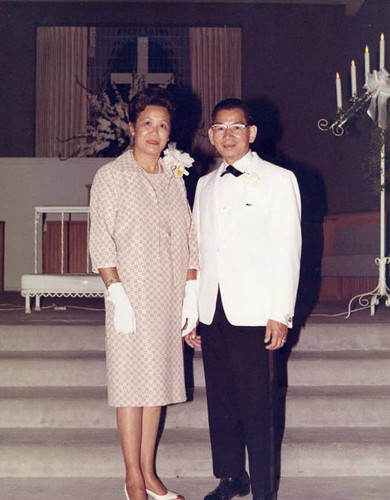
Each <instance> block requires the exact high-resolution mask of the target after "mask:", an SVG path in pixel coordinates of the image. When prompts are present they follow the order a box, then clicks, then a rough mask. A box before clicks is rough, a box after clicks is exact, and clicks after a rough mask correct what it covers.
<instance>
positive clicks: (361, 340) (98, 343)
mask: <svg viewBox="0 0 390 500" xmlns="http://www.w3.org/2000/svg"><path fill="white" fill-rule="evenodd" d="M288 338H289V343H290V344H293V345H294V350H304V351H311V350H315V351H318V350H321V351H332V350H335V351H340V350H358V351H364V350H390V335H389V326H388V323H371V324H366V323H363V324H360V323H357V324H356V323H351V322H349V321H348V320H343V321H341V320H339V321H338V322H337V323H327V322H321V323H316V322H308V323H307V324H306V325H305V326H304V327H302V328H300V329H299V330H292V331H290V333H289V336H288ZM104 341H105V338H104V325H101V324H98V325H90V324H85V323H83V322H80V323H76V324H72V323H69V322H65V321H64V322H62V323H61V322H60V321H59V320H58V321H57V322H55V323H52V324H12V325H4V324H0V350H2V351H18V350H22V351H63V350H64V351H74V350H83V351H104V348H105V346H104Z"/></svg>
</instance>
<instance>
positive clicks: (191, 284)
mask: <svg viewBox="0 0 390 500" xmlns="http://www.w3.org/2000/svg"><path fill="white" fill-rule="evenodd" d="M198 289H199V283H198V281H197V280H189V281H186V287H185V290H184V300H183V309H182V322H181V328H182V336H183V337H185V336H186V335H187V334H189V333H190V332H192V331H193V330H194V329H195V328H196V325H197V323H198V319H199V316H198Z"/></svg>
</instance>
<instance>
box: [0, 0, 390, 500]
mask: <svg viewBox="0 0 390 500" xmlns="http://www.w3.org/2000/svg"><path fill="white" fill-rule="evenodd" d="M0 25H1V30H0V47H1V49H0V68H1V70H0V71H1V78H0V96H1V114H0V130H1V141H0V346H1V351H0V401H1V402H0V450H1V453H0V492H2V493H1V494H0V497H1V498H4V499H5V500H11V499H13V498H15V499H16V498H18V500H48V499H49V498H53V497H54V496H55V497H56V498H57V499H58V500H76V499H80V498H85V499H87V500H89V499H92V498H93V499H94V500H103V499H105V500H111V499H112V500H113V499H114V498H118V497H119V496H120V495H121V494H122V490H121V488H122V486H123V485H122V482H123V474H124V470H123V465H122V463H121V456H120V448H119V445H118V437H117V434H116V428H115V415H114V413H112V412H111V410H110V409H109V408H108V407H107V403H106V374H105V359H104V358H105V354H104V303H103V299H102V296H103V289H104V287H103V286H102V283H101V280H100V277H99V276H97V275H93V274H92V272H91V263H90V258H89V253H88V231H89V216H88V214H89V209H88V205H89V197H90V187H91V183H92V181H93V178H94V176H95V174H96V172H97V170H98V169H99V168H100V167H101V166H102V165H104V164H106V163H108V162H109V161H110V159H112V158H114V157H116V156H118V154H119V153H120V152H122V151H123V150H124V149H125V148H126V147H128V141H129V137H128V131H127V128H126V126H122V128H120V126H119V127H118V128H117V129H115V130H114V129H113V128H112V129H111V128H108V129H104V130H103V129H102V130H103V131H101V132H100V136H99V137H98V139H96V135H95V136H94V135H93V132H91V130H92V131H93V130H96V127H97V124H99V123H100V124H104V123H105V124H106V125H107V124H109V123H110V124H111V125H112V123H113V122H114V118H117V116H115V117H114V118H112V115H110V117H111V118H112V121H110V120H111V118H110V117H109V115H108V114H107V115H104V116H105V117H107V119H106V121H105V122H104V119H103V120H102V119H101V116H100V118H99V113H103V111H102V110H103V105H102V103H103V102H105V103H106V104H107V103H109V105H108V104H107V108H106V109H108V108H109V111H110V112H111V110H113V109H114V108H115V105H116V104H118V103H123V102H126V100H128V97H129V95H131V93H132V92H133V93H134V92H135V91H136V90H137V89H140V88H142V86H144V87H145V86H153V85H164V86H166V87H168V88H169V89H170V90H171V91H172V92H173V93H174V94H175V96H176V99H177V103H178V110H179V113H178V114H179V115H180V119H179V120H178V122H177V123H176V124H175V126H174V128H173V130H172V137H171V140H173V141H174V142H176V143H177V145H178V147H179V149H181V150H184V151H187V152H189V153H190V154H191V155H192V156H193V157H194V158H195V165H194V168H192V169H191V171H190V175H189V176H188V177H186V179H185V182H186V187H187V192H188V199H189V202H190V204H191V205H192V202H193V197H194V192H195V188H196V183H197V181H198V179H199V178H200V177H201V176H202V175H204V174H205V173H207V172H208V171H210V170H212V169H213V168H214V167H215V165H216V164H217V163H218V160H219V159H218V158H217V156H216V152H215V150H214V149H213V148H212V147H211V146H210V144H209V142H208V138H207V130H208V128H209V126H210V124H211V122H210V114H211V110H212V108H213V106H214V104H215V103H216V102H218V101H219V100H222V99H225V98H227V97H238V98H241V99H243V100H244V101H245V102H248V103H249V104H250V105H251V107H252V110H253V112H254V118H255V122H256V124H257V126H258V131H259V132H258V137H257V139H256V141H255V143H254V144H253V149H254V150H255V151H256V152H257V153H258V154H259V155H260V156H261V157H262V158H264V159H265V160H268V161H271V162H272V163H275V164H277V165H280V166H282V167H283V168H286V169H289V170H291V171H292V172H293V173H294V174H295V175H296V177H297V180H298V184H299V188H300V192H301V198H302V242H303V248H302V261H301V274H300V284H299V289H298V298H297V305H296V313H295V318H296V319H295V323H294V328H293V329H292V331H291V332H290V333H289V340H288V342H287V344H286V346H285V347H284V348H283V349H282V351H281V353H280V355H279V356H278V369H279V371H280V373H279V375H280V403H281V405H280V406H281V408H282V410H281V415H280V419H279V421H278V429H277V431H278V433H277V434H278V436H279V441H278V446H279V448H278V454H277V457H276V462H277V467H276V468H277V471H276V475H277V477H278V484H279V495H278V498H279V499H280V500H298V499H301V500H317V499H318V500H342V499H343V500H344V499H346V500H363V499H364V500H366V499H372V500H386V499H387V498H388V497H389V493H388V492H389V490H390V459H389V457H390V432H389V429H390V403H389V401H390V398H389V395H390V363H389V361H390V340H389V328H388V322H389V319H390V289H389V288H388V285H387V283H388V282H389V279H390V278H389V267H390V257H389V255H390V254H389V250H390V225H389V223H388V221H387V212H388V209H389V198H388V195H386V189H388V187H390V186H388V181H389V178H390V174H389V173H388V172H389V171H390V170H389V169H390V160H389V159H390V146H389V144H390V140H389V139H390V138H389V130H390V126H389V121H390V118H388V116H387V114H388V111H389V110H388V108H389V105H388V102H389V101H390V99H389V100H388V97H390V78H389V73H388V72H387V69H388V71H390V31H389V26H390V5H389V1H388V0H211V1H207V0H138V1H135V0H134V1H133V0H86V1H83V2H80V1H77V0H58V1H56V0H54V1H45V0H37V1H24V0H19V1H17V0H9V1H4V0H1V1H0ZM352 61H353V62H352ZM386 68H387V69H386ZM336 73H337V76H336ZM104 99H106V101H104ZM115 109H118V108H115ZM369 109H370V110H371V114H369V113H368V112H367V111H368V110H369ZM115 112H116V111H115ZM102 116H103V115H102ZM99 120H101V121H99ZM125 121H126V120H125V119H124V122H125ZM117 122H118V120H117ZM117 122H116V123H117ZM111 125H109V127H111ZM122 125H123V124H122ZM125 125H126V123H125ZM107 126H108V125H107ZM94 127H95V128H94ZM103 128H104V127H103ZM275 230H278V228H275ZM184 357H185V362H186V385H187V392H188V401H187V402H186V403H184V404H180V405H173V406H170V407H168V408H167V410H166V412H165V414H164V421H163V422H162V423H161V440H160V443H159V450H158V454H157V466H158V470H159V473H160V475H161V477H163V478H164V480H166V483H167V485H169V486H170V487H172V488H173V489H176V490H180V491H182V492H183V494H185V498H186V499H187V500H199V499H200V498H203V496H204V493H205V492H207V491H208V490H209V489H210V487H211V486H212V485H213V479H212V475H213V474H212V466H211V457H210V452H209V437H208V432H207V410H206V394H205V381H204V374H203V370H202V359H201V358H202V356H201V352H200V351H199V350H196V351H195V353H192V352H190V350H189V349H186V348H185V349H184ZM248 498H249V497H248Z"/></svg>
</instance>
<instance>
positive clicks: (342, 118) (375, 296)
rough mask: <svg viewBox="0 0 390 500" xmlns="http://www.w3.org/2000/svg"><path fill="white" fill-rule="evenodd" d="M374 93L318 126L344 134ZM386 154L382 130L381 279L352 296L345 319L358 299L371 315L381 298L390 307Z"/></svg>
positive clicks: (354, 100) (339, 134) (353, 100)
mask: <svg viewBox="0 0 390 500" xmlns="http://www.w3.org/2000/svg"><path fill="white" fill-rule="evenodd" d="M371 95H372V93H371V92H366V93H365V94H363V95H362V96H361V97H355V98H354V99H352V104H351V106H350V107H349V108H348V109H347V111H345V112H343V111H342V110H339V118H338V119H337V120H335V121H334V122H332V123H330V124H329V122H328V121H327V120H326V119H324V118H322V119H321V120H319V121H318V128H319V129H320V130H323V131H328V130H331V131H332V133H333V134H334V135H335V136H341V135H343V134H344V127H343V126H344V124H345V123H347V122H348V120H349V119H350V118H352V117H353V116H354V115H355V114H356V113H357V112H358V111H359V110H360V109H361V108H362V107H363V106H364V105H365V104H366V102H368V101H369V100H370V98H371ZM385 154H386V142H385V131H384V130H382V131H381V150H380V189H381V194H380V257H378V258H376V259H375V263H376V264H377V266H378V268H379V281H378V286H377V287H376V288H374V290H371V291H370V292H366V293H361V294H359V295H355V296H354V297H352V299H351V300H350V302H349V304H348V312H347V316H346V318H345V319H348V318H349V317H350V316H351V314H352V313H353V312H354V309H353V308H352V306H353V303H354V302H355V301H357V303H358V305H359V306H361V307H370V310H371V316H373V315H374V314H375V307H376V306H377V305H378V304H379V301H380V299H381V298H384V299H385V304H386V306H387V307H390V288H389V287H388V286H387V283H386V266H387V265H390V257H386V256H385V252H386V211H385V198H386V187H385Z"/></svg>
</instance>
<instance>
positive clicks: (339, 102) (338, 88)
mask: <svg viewBox="0 0 390 500" xmlns="http://www.w3.org/2000/svg"><path fill="white" fill-rule="evenodd" d="M336 98H337V109H342V107H343V99H342V96H341V80H340V75H339V74H338V73H336Z"/></svg>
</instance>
